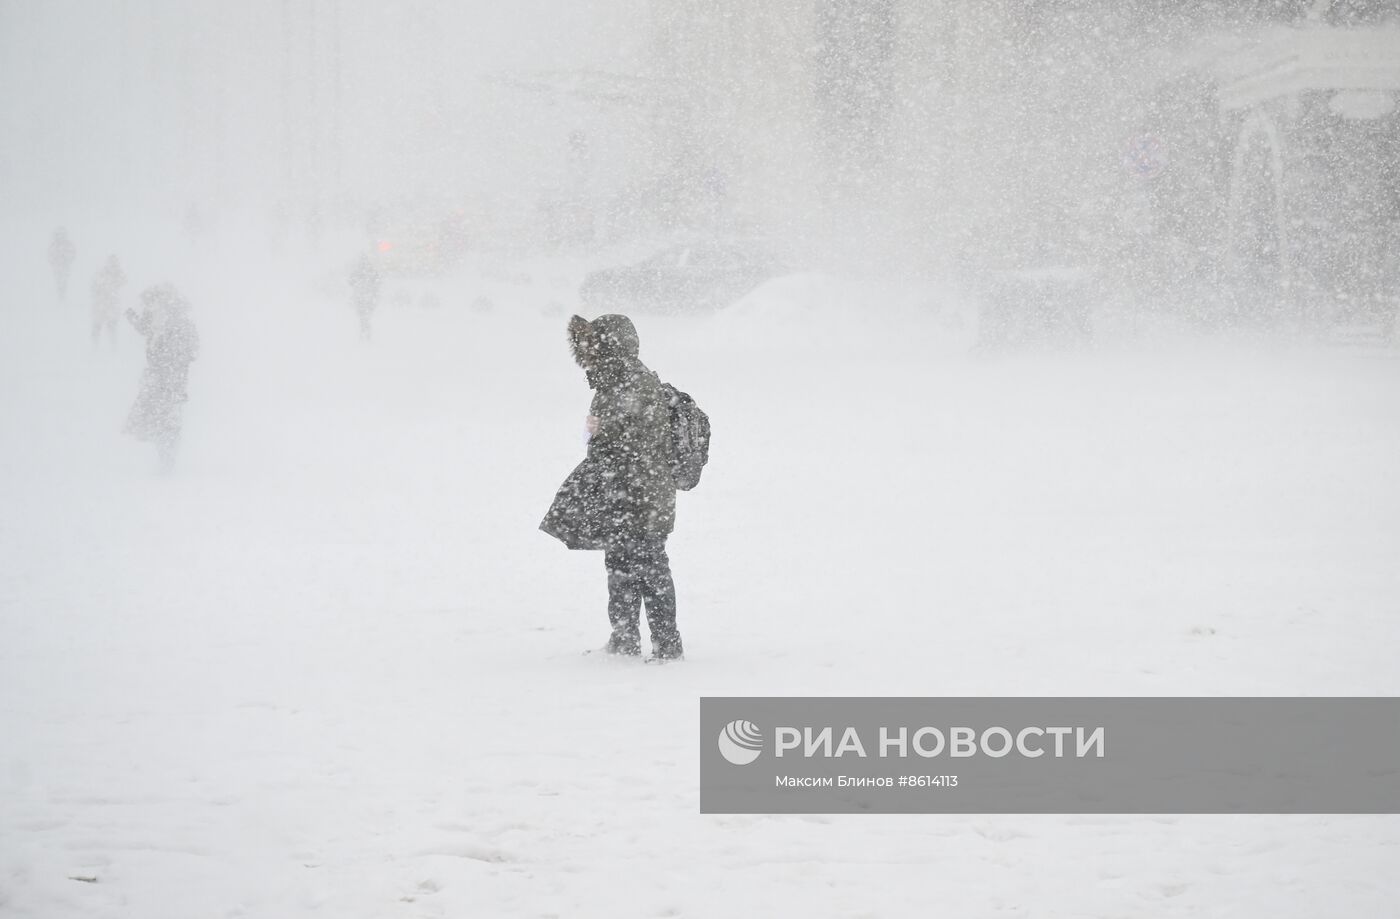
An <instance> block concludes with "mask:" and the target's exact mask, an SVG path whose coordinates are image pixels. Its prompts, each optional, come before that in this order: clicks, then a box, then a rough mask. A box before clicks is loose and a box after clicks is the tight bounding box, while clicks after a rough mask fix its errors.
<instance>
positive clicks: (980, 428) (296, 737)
mask: <svg viewBox="0 0 1400 919" xmlns="http://www.w3.org/2000/svg"><path fill="white" fill-rule="evenodd" d="M38 235H39V236H40V237H42V236H43V235H45V234H43V233H40V234H38ZM78 241H79V245H80V247H81V246H82V245H83V240H82V239H81V238H79V240H78ZM42 245H43V241H42V239H41V240H40V241H39V243H38V244H36V245H33V246H31V247H30V248H32V249H34V250H35V251H34V257H33V259H32V260H31V261H30V262H25V263H24V264H12V265H11V266H10V267H11V268H12V269H13V270H14V273H15V275H16V278H17V280H16V281H15V283H14V285H13V286H12V287H11V288H10V290H11V292H10V293H9V294H8V295H7V297H6V299H5V300H4V301H3V303H0V316H2V317H3V332H0V915H4V916H15V917H38V919H63V917H109V916H110V917H142V919H160V917H172V919H174V917H181V919H183V917H191V916H199V917H269V919H285V917H292V916H313V915H319V916H327V917H335V919H358V917H364V919H370V917H375V919H377V917H419V916H423V917H434V916H443V917H462V916H473V917H474V916H482V917H506V916H510V917H515V916H520V917H545V916H559V917H574V916H598V917H629V916H687V917H718V916H803V917H814V916H882V917H883V916H930V915H939V916H949V917H979V916H994V915H995V916H1023V917H1066V919H1069V917H1074V919H1078V917H1105V919H1107V917H1129V916H1132V917H1137V916H1152V917H1161V916H1183V917H1185V916H1191V917H1222V919H1224V917H1231V919H1234V917H1269V919H1281V917H1296V919H1312V917H1317V916H1345V917H1348V919H1381V917H1390V916H1395V915H1400V882H1397V880H1396V875H1395V866H1396V865H1397V864H1400V818H1397V817H1335V816H1334V817H1287V818H1285V817H1257V816H1250V817H1196V816H1177V817H1069V816H1066V817H1019V816H998V817H991V816H987V817H939V816H905V817H854V816H852V817H839V818H835V817H815V816H814V817H806V818H803V817H763V816H745V817H722V816H702V815H700V814H699V813H698V793H697V787H696V782H697V778H698V757H697V746H698V743H699V742H700V741H699V739H698V737H697V723H698V708H699V706H698V701H697V700H698V698H699V697H700V696H704V695H748V694H763V695H808V694H820V695H846V694H854V695H902V694H908V695H989V694H996V695H1018V694H1053V695H1072V694H1089V695H1159V694H1160V695H1212V694H1243V695H1256V694H1258V695H1290V694H1304V695H1315V694H1316V695H1321V694H1367V695H1369V694H1397V693H1400V669H1397V668H1396V666H1395V652H1396V649H1397V648H1400V565H1397V564H1396V560H1397V559H1400V361H1398V360H1397V359H1396V356H1395V355H1394V354H1393V353H1391V354H1384V353H1369V352H1360V351H1353V350H1342V349H1332V350H1324V349H1308V348H1301V347H1292V348H1285V347H1279V346H1274V347H1264V346H1260V345H1243V344H1235V345H1225V344H1221V343H1220V342H1219V341H1216V342H1213V343H1211V342H1199V341H1198V342H1189V341H1181V340H1177V341H1174V342H1172V343H1169V344H1168V343H1160V342H1159V343H1156V344H1153V343H1148V342H1145V341H1139V342H1137V343H1135V344H1133V345H1132V346H1130V347H1129V346H1123V347H1103V348H1097V349H1089V350H1076V351H1064V352H1055V353H1033V352H1025V353H1020V354H1009V355H1000V356H978V355H973V354H969V353H967V349H966V341H965V340H964V338H965V336H964V335H963V330H962V327H961V325H960V323H959V321H958V313H957V311H956V310H951V309H945V310H934V311H930V312H921V311H920V310H919V309H917V308H916V305H911V304H909V303H899V302H896V301H897V300H898V298H893V299H888V300H887V298H885V297H883V296H882V295H881V294H880V291H879V289H878V287H870V288H867V294H866V295H865V296H860V295H857V294H852V293H850V291H852V290H859V289H860V288H859V285H856V286H850V285H847V287H845V288H837V287H831V288H826V289H825V292H824V293H823V287H822V284H821V283H820V279H815V278H812V277H807V278H798V279H789V280H787V281H786V282H782V283H778V284H775V285H770V287H768V288H766V289H765V290H764V291H761V292H760V293H759V294H758V295H756V296H754V297H751V298H750V299H749V300H748V301H746V302H744V303H742V304H740V305H738V306H737V307H735V308H734V309H732V310H731V311H729V312H727V313H724V314H720V315H716V316H710V317H704V318H667V319H660V318H651V317H643V316H639V317H637V318H638V324H639V326H640V330H641V334H642V341H643V349H642V350H643V357H644V359H646V360H647V361H648V363H650V364H651V365H652V366H653V367H654V368H656V369H657V370H659V371H660V372H661V374H662V375H663V377H666V378H668V379H670V380H671V381H673V382H674V383H676V384H677V385H678V386H680V387H681V388H683V389H687V390H689V391H690V392H691V393H693V394H694V395H695V396H696V397H697V398H698V400H699V401H700V403H701V405H702V406H703V407H704V408H705V409H706V410H707V411H708V412H709V413H710V416H711V418H712V421H713V424H714V430H715V442H714V448H713V453H712V461H711V465H710V467H709V468H708V469H707V471H706V473H705V480H704V482H703V483H702V484H701V486H700V488H699V489H698V490H696V491H695V492H692V493H689V494H685V495H682V496H681V500H680V511H679V525H678V530H677V533H676V535H675V536H674V537H673V539H672V541H671V557H672V560H673V564H674V568H675V571H676V577H677V584H678V590H679V597H680V616H681V618H680V624H681V628H682V631H683V634H684V636H685V641H686V645H687V651H688V659H687V661H686V662H685V663H683V664H681V665H677V666H668V667H646V666H642V665H637V664H633V663H629V662H618V661H614V660H608V659H602V658H599V657H597V656H584V655H582V654H581V653H580V652H581V651H582V650H583V649H585V648H590V647H596V646H598V645H600V644H601V643H602V641H603V640H604V638H605V633H606V617H605V613H604V600H605V583H604V578H603V571H602V561H601V558H600V557H599V556H598V555H597V554H592V553H570V552H567V551H566V550H564V549H563V548H562V547H561V546H560V545H558V544H557V543H555V542H553V541H552V540H550V539H549V538H548V537H546V536H544V535H543V534H541V533H539V532H538V531H537V530H536V526H537V524H538V521H539V518H540V517H541V515H542V514H543V512H544V510H545V508H546V507H547V505H548V503H549V500H550V498H551V497H552V495H553V492H554V489H555V487H556V486H557V485H558V483H559V481H560V480H561V479H562V478H563V476H564V475H565V474H566V473H567V472H568V470H569V469H570V468H571V467H572V465H573V464H574V463H575V462H576V461H577V459H578V457H579V455H580V454H581V451H582V450H583V436H582V435H583V431H582V427H583V415H584V414H585V410H586V408H587V404H588V392H587V390H586V388H585V385H584V382H583V379H582V375H581V373H580V372H579V371H578V369H577V368H576V367H574V366H573V364H572V363H571V361H570V359H569V355H568V352H567V348H566V346H565V342H564V320H565V318H566V316H567V310H569V309H571V308H572V307H573V304H572V302H571V301H569V300H568V296H569V285H570V283H571V280H570V278H569V277H565V276H561V275H559V272H563V275H567V272H566V271H564V269H559V272H555V273H551V269H550V267H549V266H539V265H536V266H531V267H528V268H527V269H522V270H521V272H520V273H518V274H515V275H513V274H511V273H509V272H506V273H501V272H495V273H492V274H491V275H490V277H488V278H486V279H485V280H482V281H480V282H479V283H478V282H476V281H473V280H472V279H471V278H464V279H461V280H459V282H457V284H456V285H455V286H452V287H451V288H450V289H448V290H447V291H446V292H445V293H444V295H443V296H442V298H441V306H440V307H439V308H437V309H423V308H420V307H418V306H401V307H398V308H392V307H391V308H386V310H385V311H384V313H383V314H382V315H381V317H380V321H379V327H378V330H377V337H376V340H375V341H374V342H373V343H372V344H370V345H368V346H366V345H363V344H361V343H360V342H359V341H357V340H356V338H355V327H354V321H353V317H352V315H351V314H350V311H349V309H348V307H347V306H345V305H344V303H342V302H340V301H337V300H333V299H329V298H327V297H326V296H325V293H326V292H327V290H328V289H329V287H328V285H327V284H326V283H325V279H324V278H323V277H313V276H312V275H313V272H309V271H305V270H298V269H295V268H294V266H293V265H292V264H290V263H281V264H277V265H269V266H263V265H262V264H261V263H260V262H259V261H258V259H257V257H256V253H255V254H253V255H249V254H245V253H232V252H227V251H224V252H220V251H218V250H215V251H213V252H206V253H204V254H202V255H199V256H191V255H185V254H182V255H180V257H179V260H180V262H182V263H183V267H182V268H181V272H182V273H181V274H179V275H178V277H177V280H179V281H181V282H182V283H184V285H185V287H186V289H187V290H188V291H189V293H190V294H191V296H192V299H193V300H194V301H195V305H196V314H195V315H196V319H197V321H198V322H199V324H200V329H201V334H202V337H203V343H204V350H203V354H202V356H201V358H200V360H199V361H198V363H197V364H196V365H195V367H194V372H193V376H192V383H191V390H192V401H191V403H190V406H189V412H188V416H187V417H188V423H187V440H186V444H185V449H184V452H183V455H182V457H181V462H180V468H179V470H178V471H177V473H176V474H175V475H174V476H173V477H170V478H161V477H159V476H157V475H155V474H154V466H155V458H154V456H153V455H152V453H151V451H150V450H148V449H147V448H146V447H145V446H144V445H140V444H136V443H134V442H131V441H129V440H127V439H125V438H123V437H122V436H121V435H120V433H119V430H120V426H121V423H122V421H123V419H124V417H125V412H126V410H127V407H128V405H129V403H130V401H131V399H132V398H133V396H134V394H135V387H136V382H137V377H138V375H139V370H140V365H141V360H142V357H141V352H140V348H139V343H138V342H137V341H136V339H135V336H134V334H133V333H131V332H130V330H124V331H123V338H122V340H121V342H120V344H119V347H118V348H117V349H115V350H111V349H107V348H98V349H93V348H92V347H91V346H90V344H89V342H88V340H87V337H86V334H87V333H86V288H87V282H88V279H89V277H90V274H91V271H92V270H94V269H95V268H96V264H97V260H98V257H99V256H98V255H97V254H96V253H95V252H91V253H90V252H85V253H84V256H85V257H84V258H83V259H82V260H80V262H79V265H78V274H77V276H76V277H75V282H74V291H73V292H72V293H70V301H69V302H68V303H67V304H62V305H61V304H59V303H58V302H57V301H56V298H55V297H54V296H53V294H52V293H51V290H50V287H49V284H48V278H47V277H46V270H45V266H44V265H43V264H42ZM9 251H11V252H12V253H13V252H15V251H16V247H15V246H10V247H9ZM104 254H105V253H104ZM172 264H173V262H172ZM158 265H159V262H158V261H157V260H156V259H154V258H149V257H148V258H147V259H146V260H145V261H144V262H143V261H141V260H140V259H139V258H137V257H133V258H132V259H131V260H129V272H130V273H131V274H132V276H133V285H132V287H130V288H128V291H127V293H128V295H129V296H130V295H132V294H134V292H135V290H137V289H139V288H140V287H141V286H143V285H144V284H146V283H150V282H153V281H155V280H158V279H159V278H158V276H157V275H158V273H159V272H158V270H157V266H158ZM527 275H528V278H527V277H526V276H527ZM527 280H528V283H526V282H527ZM842 290H844V291H846V292H845V293H841V291H842ZM833 291H835V292H833ZM483 292H485V293H487V294H489V295H490V296H491V298H492V301H493V305H494V308H493V309H492V310H491V311H490V312H474V311H472V310H471V309H470V308H469V304H470V303H471V302H472V301H473V299H474V298H475V297H476V296H478V295H480V294H481V293H483ZM551 304H555V305H551ZM557 304H562V305H563V311H562V312H561V311H560V308H559V306H558V305H557ZM950 317H952V318H951V319H950ZM75 878H78V879H88V880H75Z"/></svg>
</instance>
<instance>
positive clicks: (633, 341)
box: [569, 313, 641, 370]
mask: <svg viewBox="0 0 1400 919" xmlns="http://www.w3.org/2000/svg"><path fill="white" fill-rule="evenodd" d="M640 349H641V339H640V338H639V337H638V336H637V327H636V326H634V325H633V324H632V320H631V319H628V318H627V317H626V316H623V315H620V314H618V313H609V314H608V315H606V316H599V317H598V318H597V319H595V320H593V321H592V322H589V321H588V320H587V319H584V318H583V317H582V316H573V317H571V318H570V319H569V350H571V351H572V352H573V354H574V360H575V361H577V362H578V365H579V366H580V367H582V368H583V369H585V370H588V369H591V368H592V367H594V366H596V365H598V364H601V363H604V362H607V361H613V360H626V359H627V358H635V357H636V356H637V353H638V351H639V350H640Z"/></svg>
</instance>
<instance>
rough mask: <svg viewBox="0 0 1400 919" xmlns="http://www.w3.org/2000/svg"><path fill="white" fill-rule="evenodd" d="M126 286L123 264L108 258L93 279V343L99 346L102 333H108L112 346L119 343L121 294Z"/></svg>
mask: <svg viewBox="0 0 1400 919" xmlns="http://www.w3.org/2000/svg"><path fill="white" fill-rule="evenodd" d="M125 286H126V272H124V271H122V263H121V262H120V261H119V260H118V259H117V257H116V256H115V255H109V256H107V261H106V262H105V263H104V264H103V265H102V267H101V268H100V269H98V272H97V274H96V275H94V276H93V279H92V343H93V344H94V345H96V344H98V343H99V342H100V341H101V340H102V333H103V332H106V333H107V340H108V341H109V342H111V343H112V344H116V343H117V320H118V319H119V318H121V294H122V288H123V287H125Z"/></svg>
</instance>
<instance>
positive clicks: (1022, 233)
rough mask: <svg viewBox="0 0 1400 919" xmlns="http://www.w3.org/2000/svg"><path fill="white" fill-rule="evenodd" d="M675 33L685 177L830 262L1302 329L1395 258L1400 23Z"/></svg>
mask: <svg viewBox="0 0 1400 919" xmlns="http://www.w3.org/2000/svg"><path fill="white" fill-rule="evenodd" d="M653 8H654V10H655V13H654V15H653V17H652V24H653V28H654V32H655V35H654V38H653V47H654V52H653V54H654V67H655V68H656V71H657V72H658V73H659V74H660V75H661V76H662V77H664V78H665V79H668V80H670V81H673V82H675V83H676V84H677V85H679V86H681V87H683V89H684V93H685V98H684V111H683V113H682V115H681V116H680V117H678V118H677V120H676V123H675V124H674V125H673V126H672V129H673V131H674V132H675V134H676V136H677V140H676V141H675V142H673V144H672V146H673V147H674V148H675V149H678V150H681V151H684V156H683V158H682V161H681V170H682V172H684V173H685V174H686V175H688V176H691V177H698V176H703V175H706V174H711V173H717V174H719V175H720V176H722V177H723V178H722V181H721V182H718V183H716V185H717V186H718V187H720V188H723V189H724V190H725V194H724V196H723V197H722V198H721V199H720V200H717V201H716V202H715V205H716V209H717V210H718V211H719V212H721V213H724V214H726V215H727V220H728V222H729V224H730V225H731V226H734V227H741V228H744V229H745V230H746V231H748V232H754V233H758V234H760V235H765V236H770V237H775V238H777V239H779V240H781V241H782V242H784V243H785V244H787V245H789V246H790V247H793V248H797V249H801V250H803V254H804V255H806V256H807V257H810V258H814V259H821V260H822V261H824V262H826V263H830V262H831V261H832V260H833V259H836V260H839V259H842V258H845V259H847V260H849V261H851V262H852V263H854V264H856V265H876V264H881V263H885V264H894V265H897V266H899V267H901V268H903V269H906V270H914V271H920V270H946V269H948V268H952V269H954V270H980V269H987V268H1000V267H1010V266H1020V267H1034V266H1044V265H1065V264H1085V263H1094V264H1096V265H1098V266H1101V267H1103V268H1104V270H1105V272H1106V273H1108V274H1114V275H1117V276H1118V280H1121V281H1123V282H1124V283H1125V284H1130V285H1135V286H1137V287H1138V288H1140V289H1146V290H1147V291H1148V293H1152V292H1153V288H1160V289H1165V288H1168V287H1171V288H1174V290H1175V293H1176V295H1177V296H1181V297H1185V298H1188V299H1189V298H1190V297H1191V296H1193V295H1194V292H1193V291H1191V290H1190V288H1191V287H1192V286H1193V285H1198V286H1199V287H1201V288H1215V289H1219V288H1220V287H1222V286H1223V285H1227V284H1230V283H1244V282H1247V283H1253V284H1256V285H1258V286H1259V287H1260V288H1261V289H1264V290H1268V289H1272V291H1273V294H1272V295H1273V296H1274V298H1275V299H1276V300H1277V301H1278V302H1280V303H1284V304H1295V303H1296V301H1297V299H1298V297H1299V296H1301V294H1300V292H1301V291H1303V290H1304V289H1307V290H1308V291H1310V293H1309V294H1308V296H1309V298H1310V299H1311V300H1312V301H1314V302H1315V303H1316V302H1320V301H1323V300H1326V299H1328V298H1332V299H1333V300H1336V299H1337V298H1338V297H1340V298H1341V299H1346V298H1348V297H1358V296H1361V292H1360V291H1359V289H1358V287H1361V286H1366V285H1370V286H1371V287H1374V286H1375V283H1373V282H1376V280H1377V279H1379V278H1381V276H1382V275H1383V274H1384V272H1385V271H1386V270H1388V269H1387V268H1386V264H1387V259H1388V258H1389V256H1388V255H1387V247H1389V252H1394V251H1395V242H1393V241H1391V242H1387V240H1388V239H1390V240H1393V238H1394V237H1393V235H1387V234H1391V233H1392V231H1391V229H1390V228H1391V227H1393V226H1394V224H1395V221H1396V204H1395V199H1396V181H1397V176H1400V169H1397V161H1396V159H1395V148H1396V136H1397V125H1398V124H1400V120H1397V119H1400V116H1398V115H1396V114H1395V113H1394V108H1395V105H1394V102H1395V97H1396V91H1397V89H1400V82H1397V76H1396V73H1397V71H1396V63H1397V62H1396V54H1397V49H1398V48H1400V32H1397V28H1398V27H1400V26H1397V21H1398V20H1400V4H1397V3H1396V2H1395V0H1349V2H1348V0H1336V2H1328V0H1254V2H1250V0H1244V2H1240V3H1235V4H1217V3H1208V2H1184V3H1183V2H1168V0H1128V2H1108V0H1062V2H1056V3H1044V4H1025V3H1019V2H1012V0H975V2H974V0H771V2H767V3H762V4H753V3H748V2H744V0H655V2H654V4H653ZM692 181H697V182H698V179H692ZM1186 279H1189V283H1182V282H1183V281H1184V280H1186ZM1242 279H1243V280H1242ZM1290 308H1291V307H1290ZM1313 308H1316V307H1313Z"/></svg>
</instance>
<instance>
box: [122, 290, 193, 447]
mask: <svg viewBox="0 0 1400 919" xmlns="http://www.w3.org/2000/svg"><path fill="white" fill-rule="evenodd" d="M141 303H142V305H143V307H144V309H143V310H142V312H141V314H140V315H139V316H138V315H137V313H136V311H135V310H130V309H129V310H127V311H126V316H127V319H129V320H130V321H131V324H132V325H133V326H135V327H136V331H138V332H140V333H141V334H142V336H144V337H145V339H146V369H145V370H144V371H143V372H142V374H141V390H140V392H139V393H138V394H137V396H136V402H135V404H134V405H132V407H131V413H130V414H129V415H128V416H127V420H126V433H128V434H131V435H132V436H134V437H136V438H138V439H140V440H145V441H150V442H152V443H154V444H155V445H156V450H157V452H158V455H159V459H160V468H161V471H162V472H169V471H171V470H172V469H173V468H174V466H175V450H176V448H177V447H178V445H179V442H180V431H181V428H182V421H183V419H182V415H183V411H184V405H185V402H186V401H187V400H188V399H189V374H190V364H191V362H193V361H194V360H195V358H197V357H198V356H199V332H198V331H197V330H196V329H195V325H194V322H193V320H191V319H190V308H189V303H188V301H186V300H185V298H184V297H182V296H181V295H180V293H179V292H178V291H176V290H175V288H174V287H172V286H171V285H169V284H161V285H158V286H156V287H150V288H147V289H146V290H145V291H144V292H143V293H142V294H141Z"/></svg>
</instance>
